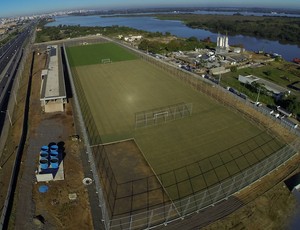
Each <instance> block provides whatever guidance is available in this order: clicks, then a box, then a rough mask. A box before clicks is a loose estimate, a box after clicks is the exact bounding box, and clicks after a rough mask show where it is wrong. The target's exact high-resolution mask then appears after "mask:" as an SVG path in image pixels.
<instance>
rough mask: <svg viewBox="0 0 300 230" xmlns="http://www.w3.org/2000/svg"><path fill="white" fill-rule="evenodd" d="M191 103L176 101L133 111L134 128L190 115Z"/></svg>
mask: <svg viewBox="0 0 300 230" xmlns="http://www.w3.org/2000/svg"><path fill="white" fill-rule="evenodd" d="M192 109H193V104H192V103H178V104H175V105H168V106H165V107H160V108H155V109H152V110H146V111H141V112H137V113H135V128H142V127H148V126H151V125H158V124H161V123H166V122H169V121H174V120H177V119H182V118H184V117H189V116H191V115H192Z"/></svg>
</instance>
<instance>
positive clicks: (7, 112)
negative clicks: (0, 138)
mask: <svg viewBox="0 0 300 230" xmlns="http://www.w3.org/2000/svg"><path fill="white" fill-rule="evenodd" d="M0 112H1V113H5V114H7V115H8V119H9V123H10V126H12V121H11V117H10V114H9V111H8V110H6V111H0Z"/></svg>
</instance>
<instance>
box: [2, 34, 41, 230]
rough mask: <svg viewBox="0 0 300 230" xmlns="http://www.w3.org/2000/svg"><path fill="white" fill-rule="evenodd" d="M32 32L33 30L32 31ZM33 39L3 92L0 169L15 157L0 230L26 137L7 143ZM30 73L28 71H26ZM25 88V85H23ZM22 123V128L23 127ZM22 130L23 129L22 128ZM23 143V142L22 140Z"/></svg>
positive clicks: (16, 116) (21, 52) (18, 56)
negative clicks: (6, 99)
mask: <svg viewBox="0 0 300 230" xmlns="http://www.w3.org/2000/svg"><path fill="white" fill-rule="evenodd" d="M33 31H34V30H33ZM34 39H35V32H33V33H32V34H31V35H28V38H27V39H26V40H25V41H24V43H23V44H25V45H24V46H23V49H20V50H19V52H18V53H17V54H16V56H15V58H14V59H15V64H14V65H13V66H10V67H9V68H10V70H12V69H13V70H14V72H13V74H12V75H10V78H11V79H10V82H8V83H7V85H6V86H5V88H4V92H6V94H7V93H8V91H10V96H9V98H8V104H7V107H6V108H5V114H6V117H5V121H4V125H3V127H2V133H1V137H0V168H2V167H5V164H6V162H7V160H8V158H9V157H10V156H11V155H12V154H13V153H14V152H16V156H15V159H14V163H13V168H12V174H11V177H10V181H9V185H8V190H7V193H6V197H5V201H4V204H3V206H1V208H0V211H1V218H0V229H4V228H5V227H6V226H7V224H8V219H9V211H8V210H9V208H10V207H12V202H13V197H14V184H15V182H16V180H17V176H18V170H19V168H18V167H19V161H18V160H20V156H21V154H22V149H23V146H20V145H22V139H24V136H25V135H26V130H22V135H21V138H20V143H19V144H20V145H18V146H17V147H16V145H15V143H13V142H7V138H8V135H9V131H10V128H11V126H13V125H14V124H15V122H16V121H17V120H18V119H20V116H19V114H16V113H14V110H15V107H16V106H17V105H18V102H19V100H23V99H24V98H21V99H19V97H18V96H19V89H20V87H23V86H21V85H20V82H21V81H22V77H23V76H24V74H28V75H29V74H30V73H29V72H28V73H25V72H24V68H25V64H26V60H27V58H28V56H29V54H30V53H31V49H32V44H33V42H34ZM28 71H30V70H28ZM25 87H26V85H25ZM24 122H25V121H23V126H24ZM23 129H24V127H23ZM23 141H24V143H25V140H23ZM4 148H5V152H6V153H8V154H9V155H8V156H7V155H5V156H4V155H2V154H3V153H4Z"/></svg>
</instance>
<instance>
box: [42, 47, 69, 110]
mask: <svg viewBox="0 0 300 230" xmlns="http://www.w3.org/2000/svg"><path fill="white" fill-rule="evenodd" d="M47 49H48V48H47ZM41 77H42V85H41V98H40V101H41V106H42V110H43V111H44V112H46V113H51V112H63V111H64V104H65V103H66V102H67V96H66V88H65V80H64V76H63V72H62V65H61V58H60V55H59V49H58V46H57V45H55V46H51V48H50V49H49V52H48V69H46V70H43V71H42V76H41Z"/></svg>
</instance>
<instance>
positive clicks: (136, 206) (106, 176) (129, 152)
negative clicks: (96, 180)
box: [94, 140, 170, 219]
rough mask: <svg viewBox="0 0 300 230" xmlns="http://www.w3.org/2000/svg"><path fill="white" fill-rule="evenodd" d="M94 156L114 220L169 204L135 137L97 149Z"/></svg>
mask: <svg viewBox="0 0 300 230" xmlns="http://www.w3.org/2000/svg"><path fill="white" fill-rule="evenodd" d="M94 156H95V161H96V165H97V168H98V171H99V173H100V176H101V177H102V178H103V181H102V182H103V186H104V189H105V191H106V196H107V201H108V203H109V207H110V209H111V216H112V219H115V218H119V217H121V216H128V215H130V213H135V212H143V211H147V210H149V208H157V207H161V206H162V205H163V204H165V203H170V199H169V197H168V195H167V194H166V193H165V191H164V189H163V187H162V186H161V184H160V183H159V181H158V180H157V178H156V176H155V174H154V172H153V170H152V169H151V167H150V166H149V165H148V163H147V162H146V160H145V158H144V156H143V154H142V153H141V151H140V149H139V148H138V146H137V145H136V144H135V141H134V140H128V141H123V142H118V143H114V144H107V145H104V146H103V147H101V148H99V147H98V148H94ZM103 157H104V158H105V159H106V160H103ZM100 159H102V164H101V165H100V164H99V163H100V161H101V160H100Z"/></svg>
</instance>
